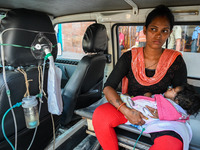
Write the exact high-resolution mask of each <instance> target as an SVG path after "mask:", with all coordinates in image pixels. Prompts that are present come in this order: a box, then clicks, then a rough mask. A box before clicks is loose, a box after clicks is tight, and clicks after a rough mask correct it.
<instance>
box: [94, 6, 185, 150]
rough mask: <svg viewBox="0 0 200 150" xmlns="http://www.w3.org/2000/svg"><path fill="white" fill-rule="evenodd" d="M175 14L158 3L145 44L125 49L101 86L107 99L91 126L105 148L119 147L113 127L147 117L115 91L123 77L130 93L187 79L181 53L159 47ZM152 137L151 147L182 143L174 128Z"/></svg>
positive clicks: (173, 147) (172, 149) (159, 88)
mask: <svg viewBox="0 0 200 150" xmlns="http://www.w3.org/2000/svg"><path fill="white" fill-rule="evenodd" d="M173 24H174V16H173V14H172V13H171V11H170V10H169V9H168V8H167V7H166V6H164V5H159V6H157V7H156V8H155V9H154V10H153V11H152V12H150V13H149V15H148V16H147V19H146V22H145V25H144V29H143V30H144V34H145V35H146V46H145V47H144V48H136V49H133V50H131V51H129V52H126V53H124V54H123V55H122V57H121V58H120V59H119V61H118V62H117V64H116V66H115V68H114V70H113V71H112V73H111V74H110V76H109V78H108V80H107V81H106V83H105V88H104V90H103V92H104V94H105V96H106V99H107V100H108V102H109V103H106V104H103V105H101V106H99V107H98V108H97V109H96V110H95V112H94V114H93V126H94V130H95V133H96V136H97V139H98V140H99V142H100V144H101V146H102V147H103V149H104V150H118V141H117V136H116V133H115V131H114V127H116V126H118V125H119V124H124V123H126V122H127V121H129V122H130V123H132V124H137V125H143V124H144V123H145V119H146V117H145V116H144V115H143V114H142V113H140V112H139V111H137V110H135V109H130V108H128V107H127V106H126V105H125V104H124V103H123V102H122V100H121V99H120V97H119V95H118V94H117V92H116V91H115V89H116V88H117V86H118V84H119V83H120V82H121V80H122V79H123V78H124V77H125V78H124V79H123V85H122V93H127V94H129V95H131V96H137V95H144V94H145V93H148V92H150V93H152V94H156V93H163V92H164V91H166V90H167V88H168V86H173V87H176V86H179V85H181V84H183V83H186V82H187V79H186V77H187V71H186V65H185V63H184V61H183V58H182V56H181V53H179V52H177V51H174V50H167V49H162V45H163V44H164V43H165V41H166V40H167V38H168V37H169V36H170V34H171V32H172V28H173ZM151 137H152V140H153V141H154V144H153V146H152V147H151V148H150V150H155V149H160V148H159V147H160V145H164V146H163V149H162V150H165V149H166V150H168V149H170V150H179V149H182V147H183V143H182V139H181V137H180V136H179V135H178V134H177V133H175V132H173V131H165V132H157V133H153V134H151Z"/></svg>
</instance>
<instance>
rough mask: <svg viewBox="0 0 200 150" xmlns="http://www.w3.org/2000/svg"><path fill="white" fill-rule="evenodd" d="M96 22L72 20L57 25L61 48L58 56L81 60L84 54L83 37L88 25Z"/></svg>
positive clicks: (56, 29)
mask: <svg viewBox="0 0 200 150" xmlns="http://www.w3.org/2000/svg"><path fill="white" fill-rule="evenodd" d="M93 23H95V22H94V21H88V22H70V23H61V24H57V25H56V26H55V31H56V33H57V40H58V47H59V48H60V49H61V51H59V53H58V58H66V59H76V60H80V59H81V58H82V57H83V56H84V55H85V53H84V51H83V49H82V39H83V35H84V33H85V30H86V29H87V27H88V26H89V25H91V24H93Z"/></svg>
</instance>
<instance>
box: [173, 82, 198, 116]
mask: <svg viewBox="0 0 200 150" xmlns="http://www.w3.org/2000/svg"><path fill="white" fill-rule="evenodd" d="M181 87H182V90H181V91H179V92H178V93H177V95H176V97H175V99H177V100H178V104H179V105H180V106H181V107H182V108H183V109H184V110H186V111H187V113H188V114H189V115H195V114H197V113H198V112H199V110H200V94H198V93H197V92H196V91H195V89H194V86H192V85H190V84H184V85H182V86H181Z"/></svg>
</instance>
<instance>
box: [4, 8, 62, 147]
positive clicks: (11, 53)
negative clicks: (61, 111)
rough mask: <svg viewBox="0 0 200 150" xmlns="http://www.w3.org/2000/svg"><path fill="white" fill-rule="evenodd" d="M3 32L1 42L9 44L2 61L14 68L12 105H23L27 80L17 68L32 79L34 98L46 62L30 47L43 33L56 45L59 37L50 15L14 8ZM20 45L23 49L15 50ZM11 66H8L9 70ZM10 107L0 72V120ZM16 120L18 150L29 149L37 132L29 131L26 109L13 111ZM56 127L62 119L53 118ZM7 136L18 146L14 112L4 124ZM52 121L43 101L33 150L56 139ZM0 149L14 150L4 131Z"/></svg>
mask: <svg viewBox="0 0 200 150" xmlns="http://www.w3.org/2000/svg"><path fill="white" fill-rule="evenodd" d="M1 29H2V34H1V38H2V41H1V42H2V43H3V44H7V45H5V46H2V47H1V48H2V49H3V52H4V56H3V53H2V52H1V53H0V55H1V62H2V58H3V57H4V59H5V61H4V62H5V65H6V66H7V68H9V67H10V68H13V70H12V69H9V70H6V79H7V84H8V87H9V89H10V94H11V102H12V105H14V104H16V103H17V102H21V101H22V98H23V97H24V94H25V92H26V86H25V78H24V75H23V74H22V73H20V72H19V71H16V69H15V68H16V67H19V66H20V67H23V69H24V70H25V71H26V73H27V77H28V79H32V81H31V82H29V90H30V95H31V96H34V95H37V94H39V82H38V74H39V73H38V68H37V66H38V65H40V64H42V63H43V58H42V57H41V58H40V57H39V53H38V54H36V55H37V56H36V55H33V51H32V49H31V48H28V47H31V45H32V43H33V42H34V40H35V38H36V36H37V35H38V34H40V33H42V34H43V35H44V36H45V37H47V39H48V40H49V41H50V42H51V43H52V44H53V45H56V43H57V41H56V36H55V33H54V28H53V25H52V22H51V20H50V18H49V17H48V15H46V14H44V13H41V12H36V11H31V10H26V9H15V10H11V11H9V12H7V14H6V17H5V18H3V19H2V22H1ZM14 45H15V46H16V45H20V47H19V46H18V47H15V46H14ZM52 54H53V56H54V58H55V57H56V55H57V47H56V46H55V47H54V48H53V49H52ZM8 66H9V67H8ZM44 75H45V77H44V79H45V81H44V90H45V91H46V89H47V69H46V71H45V74H44ZM9 108H10V105H9V101H8V97H7V94H6V85H5V83H4V81H3V73H2V72H1V73H0V121H2V117H3V115H4V113H5V112H6V111H7V110H8V109H9ZM14 112H15V116H16V121H17V133H18V134H17V135H18V136H17V137H18V138H17V141H18V146H17V148H18V149H20V150H22V149H27V148H28V147H29V144H30V143H31V140H32V138H33V133H34V131H35V130H34V129H28V128H26V124H25V118H24V112H23V108H22V107H19V108H15V109H14ZM54 122H55V126H56V127H57V126H58V123H59V117H54ZM4 127H5V133H6V135H7V137H8V139H9V140H10V141H11V143H12V144H13V145H15V144H14V143H15V142H14V141H15V128H14V122H13V116H12V113H11V112H9V113H8V115H7V116H6V118H5V122H4ZM52 131H53V129H52V121H51V116H50V113H49V112H48V108H47V100H46V99H45V98H43V103H42V107H41V112H40V125H39V126H38V129H37V133H36V136H35V139H34V142H33V144H32V146H31V149H37V150H43V149H44V148H45V147H46V145H47V144H48V143H49V142H50V141H51V140H52V137H53V132H52ZM0 149H11V147H10V145H9V144H8V142H7V141H6V140H5V138H4V137H3V135H2V128H0Z"/></svg>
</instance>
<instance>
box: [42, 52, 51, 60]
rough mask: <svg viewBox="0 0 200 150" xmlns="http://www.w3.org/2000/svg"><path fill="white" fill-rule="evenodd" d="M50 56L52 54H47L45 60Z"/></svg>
mask: <svg viewBox="0 0 200 150" xmlns="http://www.w3.org/2000/svg"><path fill="white" fill-rule="evenodd" d="M49 56H52V54H51V53H48V54H46V56H45V57H44V59H45V60H47V59H48V58H49Z"/></svg>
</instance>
